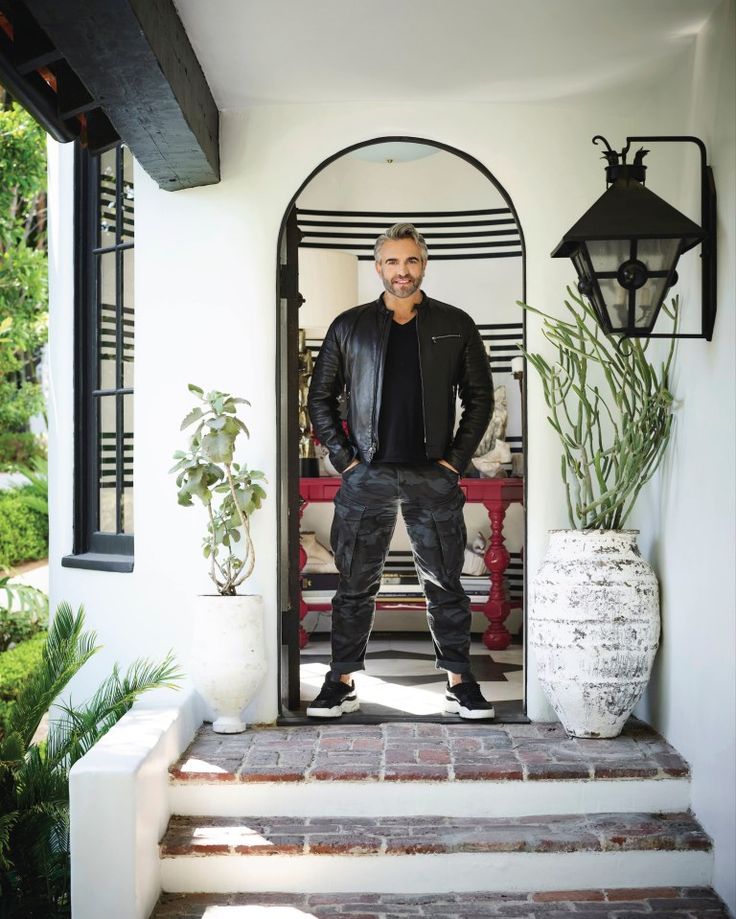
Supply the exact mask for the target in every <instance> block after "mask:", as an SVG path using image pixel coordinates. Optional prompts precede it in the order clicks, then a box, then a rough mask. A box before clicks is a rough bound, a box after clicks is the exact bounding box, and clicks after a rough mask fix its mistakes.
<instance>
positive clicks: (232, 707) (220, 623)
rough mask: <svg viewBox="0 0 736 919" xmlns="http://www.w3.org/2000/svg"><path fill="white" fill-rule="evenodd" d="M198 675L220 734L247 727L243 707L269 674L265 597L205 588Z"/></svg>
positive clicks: (199, 601) (197, 633) (197, 639)
mask: <svg viewBox="0 0 736 919" xmlns="http://www.w3.org/2000/svg"><path fill="white" fill-rule="evenodd" d="M193 637H194V643H193V654H192V679H193V681H194V685H195V687H196V689H197V691H198V692H199V693H200V694H201V696H202V697H203V699H204V700H205V702H206V703H207V705H208V706H209V707H210V709H211V711H212V713H213V715H214V720H213V722H212V727H213V729H214V730H215V731H216V732H217V733H218V734H239V733H241V732H242V731H244V730H245V723H244V722H243V720H242V718H241V713H242V711H243V709H244V708H245V706H246V705H248V703H249V702H251V701H252V699H253V698H254V697H255V694H256V692H257V690H258V687H259V686H260V685H261V682H262V680H263V677H264V676H265V674H266V670H267V663H266V644H265V639H264V634H263V598H262V597H260V596H258V595H256V594H251V595H244V596H241V595H239V594H238V595H236V596H234V597H223V596H220V595H219V594H211V595H210V594H201V595H199V596H198V597H196V605H195V611H194V636H193Z"/></svg>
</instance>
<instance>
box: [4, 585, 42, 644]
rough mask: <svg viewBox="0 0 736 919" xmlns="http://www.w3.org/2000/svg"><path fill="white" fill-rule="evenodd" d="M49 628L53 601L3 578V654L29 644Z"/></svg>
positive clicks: (40, 591) (39, 591)
mask: <svg viewBox="0 0 736 919" xmlns="http://www.w3.org/2000/svg"><path fill="white" fill-rule="evenodd" d="M3 595H4V599H3ZM48 624H49V598H48V597H47V596H46V594H45V593H44V592H43V591H42V590H39V589H38V588H37V587H32V586H31V585H30V584H23V583H19V582H16V581H11V580H10V577H8V576H7V575H6V576H3V577H0V651H7V650H8V648H9V646H10V645H16V644H19V643H20V642H21V641H27V640H28V639H29V638H30V637H31V636H32V635H35V634H36V632H40V631H41V630H42V629H45V628H47V627H48Z"/></svg>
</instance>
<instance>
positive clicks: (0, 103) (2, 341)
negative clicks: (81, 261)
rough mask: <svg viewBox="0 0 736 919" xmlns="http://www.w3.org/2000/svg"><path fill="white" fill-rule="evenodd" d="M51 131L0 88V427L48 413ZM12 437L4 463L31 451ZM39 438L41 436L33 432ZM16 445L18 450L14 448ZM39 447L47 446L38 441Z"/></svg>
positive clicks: (23, 427)
mask: <svg viewBox="0 0 736 919" xmlns="http://www.w3.org/2000/svg"><path fill="white" fill-rule="evenodd" d="M46 249H47V246H46V135H45V132H44V130H43V128H41V127H40V126H39V125H38V124H37V123H36V121H35V120H34V119H33V118H32V117H31V116H30V115H29V114H28V112H26V111H25V110H24V109H23V108H22V107H21V106H19V105H18V104H17V103H15V102H10V101H9V100H8V98H7V96H6V93H5V91H4V90H3V88H2V87H0V431H2V432H3V433H4V434H8V433H16V434H21V433H25V434H29V433H30V432H29V431H28V422H29V419H30V418H31V417H32V416H33V415H36V414H37V413H39V412H43V411H44V397H43V393H42V390H41V385H40V382H39V379H38V365H39V363H40V360H41V353H42V349H43V345H44V344H45V342H46V340H47V338H48V280H47V274H48V270H47V252H46ZM28 439H29V438H24V439H21V440H16V439H13V438H6V439H5V441H4V443H3V444H2V447H3V450H2V455H1V458H2V461H3V463H4V464H6V465H8V466H10V467H11V468H12V466H13V463H14V462H15V461H16V460H17V459H21V460H22V459H23V458H24V457H25V456H27V455H28V454H27V447H28V444H27V441H28ZM32 439H33V440H34V441H36V442H37V438H35V436H34V435H32ZM13 448H17V449H18V450H19V451H20V452H19V454H14V453H13V452H12V451H13ZM37 449H41V445H40V443H38V442H37Z"/></svg>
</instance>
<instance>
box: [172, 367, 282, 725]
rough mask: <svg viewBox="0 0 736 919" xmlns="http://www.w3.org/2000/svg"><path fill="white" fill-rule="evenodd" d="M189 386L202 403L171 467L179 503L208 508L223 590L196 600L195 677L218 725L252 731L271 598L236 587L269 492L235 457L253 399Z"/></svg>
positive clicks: (249, 564) (250, 557)
mask: <svg viewBox="0 0 736 919" xmlns="http://www.w3.org/2000/svg"><path fill="white" fill-rule="evenodd" d="M189 390H190V392H192V393H193V394H194V395H195V396H196V397H197V398H198V399H199V402H200V403H201V404H200V405H197V406H195V408H193V409H192V410H191V411H190V412H189V413H188V414H187V415H186V417H185V418H184V420H183V421H182V423H181V430H182V431H183V430H184V429H185V428H187V427H189V426H190V425H196V427H195V428H194V432H193V433H192V435H191V437H190V440H189V448H188V449H187V450H177V451H176V452H175V453H174V458H175V459H176V461H177V462H176V464H175V465H174V466H172V468H171V469H170V470H169V472H176V473H177V476H176V485H177V488H178V498H179V504H181V505H183V506H184V507H190V506H191V505H192V504H193V498H195V497H196V498H198V499H199V500H200V501H201V502H202V504H204V505H205V507H206V508H207V515H208V520H207V534H206V535H205V536H204V538H203V540H202V552H203V554H204V557H205V558H206V559H208V560H209V575H210V578H211V579H212V581H213V583H214V585H215V587H216V588H217V592H216V593H214V594H200V595H198V596H197V598H196V603H195V611H194V645H193V649H194V658H193V679H194V684H195V686H196V688H197V690H198V691H199V692H200V694H201V695H202V696H203V697H204V699H205V702H206V703H207V704H208V706H209V707H210V709H211V711H212V713H213V715H214V718H213V725H212V727H213V729H214V730H215V731H216V732H218V733H221V734H236V733H240V732H241V731H244V730H245V723H244V722H243V721H242V719H241V712H242V710H243V709H244V708H245V706H246V705H247V704H248V703H249V702H250V701H251V700H252V699H253V697H254V696H255V693H256V691H257V689H258V687H259V685H260V684H261V681H262V680H263V677H264V676H265V673H266V652H265V641H264V626H263V598H262V597H261V596H259V595H257V594H239V593H238V592H237V590H236V588H237V587H239V586H240V584H242V583H243V581H245V580H246V578H248V577H249V576H250V574H251V573H252V571H253V565H254V563H255V551H254V548H253V541H252V539H251V535H250V524H249V518H250V515H251V514H252V513H253V512H254V511H255V510H257V509H258V508H259V507H260V506H261V502H262V501H263V500H264V498H265V497H266V492H265V491H264V490H263V488H262V487H261V485H260V484H259V483H260V481H261V480H265V475H264V474H263V473H262V472H259V471H258V470H254V469H251V470H249V469H248V467H247V466H246V465H245V464H244V463H236V462H234V453H235V442H236V440H237V438H238V436H239V435H240V434H241V433H243V434H245V435H246V437H250V433H249V431H248V428H247V427H246V426H245V424H244V423H243V422H242V421H241V420H240V419H239V418H238V417H237V414H236V413H237V406H238V404H239V403H244V404H245V405H248V406H249V405H250V402H248V400H247V399H237V398H234V397H233V396H231V395H229V394H228V393H223V392H219V391H218V390H212V391H210V392H208V393H205V392H204V390H202V389H201V388H200V387H199V386H195V385H194V384H192V383H190V384H189ZM238 544H240V545H242V549H241V552H240V554H238V553H237V552H236V551H235V550H236V546H237V545H238Z"/></svg>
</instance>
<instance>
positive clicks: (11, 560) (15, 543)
mask: <svg viewBox="0 0 736 919" xmlns="http://www.w3.org/2000/svg"><path fill="white" fill-rule="evenodd" d="M25 492H28V493H33V488H32V486H29V488H28V489H26V488H25V487H21V488H12V489H10V490H8V491H0V567H2V568H9V567H10V566H11V565H15V564H16V563H17V562H22V561H25V560H27V559H35V558H46V556H47V555H48V550H49V520H48V516H47V515H45V514H42V513H41V512H39V511H38V510H35V509H33V508H31V507H28V506H27V504H26V501H25V498H24V493H25Z"/></svg>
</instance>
